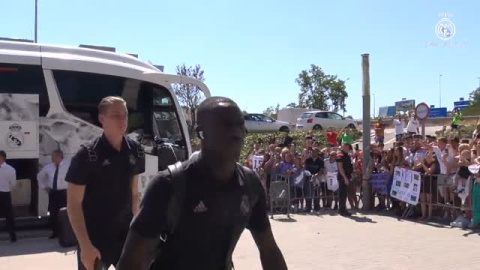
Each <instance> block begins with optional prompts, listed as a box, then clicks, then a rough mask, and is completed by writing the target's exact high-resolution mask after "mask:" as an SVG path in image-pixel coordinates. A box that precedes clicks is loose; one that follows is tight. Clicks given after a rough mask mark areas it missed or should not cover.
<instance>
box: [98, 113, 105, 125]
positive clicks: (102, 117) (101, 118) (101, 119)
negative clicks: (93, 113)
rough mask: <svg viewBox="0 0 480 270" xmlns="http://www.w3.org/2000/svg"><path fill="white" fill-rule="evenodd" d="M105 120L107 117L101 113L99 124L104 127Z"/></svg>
mask: <svg viewBox="0 0 480 270" xmlns="http://www.w3.org/2000/svg"><path fill="white" fill-rule="evenodd" d="M104 118H105V115H103V114H101V113H99V114H98V122H99V123H100V124H101V125H102V126H103V119H104Z"/></svg>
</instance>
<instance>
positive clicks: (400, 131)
mask: <svg viewBox="0 0 480 270" xmlns="http://www.w3.org/2000/svg"><path fill="white" fill-rule="evenodd" d="M401 134H403V122H402V121H401V120H398V119H395V135H401Z"/></svg>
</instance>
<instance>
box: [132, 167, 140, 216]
mask: <svg viewBox="0 0 480 270" xmlns="http://www.w3.org/2000/svg"><path fill="white" fill-rule="evenodd" d="M139 178H140V175H138V174H137V175H135V176H134V177H133V181H132V213H133V215H134V216H136V215H137V213H138V211H139V209H140V192H139V191H138V179H139Z"/></svg>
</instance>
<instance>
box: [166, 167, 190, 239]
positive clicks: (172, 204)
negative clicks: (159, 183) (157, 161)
mask: <svg viewBox="0 0 480 270" xmlns="http://www.w3.org/2000/svg"><path fill="white" fill-rule="evenodd" d="M168 170H169V171H170V175H171V181H172V197H171V198H170V201H169V202H168V206H167V232H168V233H169V234H173V233H174V231H175V229H176V227H177V225H178V221H179V219H180V215H181V213H182V210H183V201H184V199H185V193H186V188H187V187H186V186H187V176H186V173H185V171H184V167H183V164H182V162H181V161H178V162H177V163H175V164H173V165H170V166H168Z"/></svg>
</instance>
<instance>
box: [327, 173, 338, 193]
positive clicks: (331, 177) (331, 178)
mask: <svg viewBox="0 0 480 270" xmlns="http://www.w3.org/2000/svg"><path fill="white" fill-rule="evenodd" d="M337 174H338V173H336V172H327V188H328V190H331V191H337V189H338V186H339V184H338V178H337Z"/></svg>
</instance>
